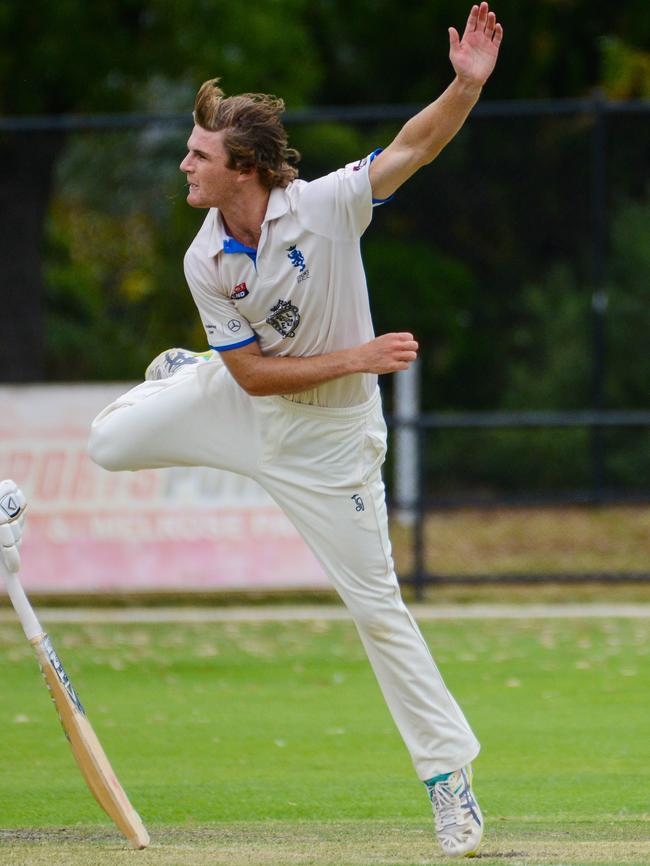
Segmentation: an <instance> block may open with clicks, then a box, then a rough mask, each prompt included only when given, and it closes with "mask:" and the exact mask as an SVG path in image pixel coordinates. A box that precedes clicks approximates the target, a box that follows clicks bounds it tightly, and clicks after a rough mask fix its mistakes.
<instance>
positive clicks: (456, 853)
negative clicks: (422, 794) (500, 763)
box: [425, 764, 483, 857]
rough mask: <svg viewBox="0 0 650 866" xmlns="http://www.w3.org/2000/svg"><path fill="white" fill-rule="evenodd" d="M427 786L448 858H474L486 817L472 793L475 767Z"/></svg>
mask: <svg viewBox="0 0 650 866" xmlns="http://www.w3.org/2000/svg"><path fill="white" fill-rule="evenodd" d="M425 784H426V786H427V791H428V792H429V797H430V798H431V805H432V807H433V816H434V818H435V821H436V834H437V836H438V841H439V842H440V845H441V847H442V850H443V851H444V853H445V854H446V855H447V856H448V857H473V856H474V855H475V854H476V852H477V851H478V847H479V845H480V844H481V839H482V837H483V816H482V815H481V810H480V808H479V805H478V803H477V802H476V798H475V797H474V794H473V793H472V767H471V764H468V765H467V766H466V767H463V768H462V769H460V770H455V771H454V772H453V773H450V774H449V775H448V776H447V777H446V778H442V779H440V778H439V779H438V780H437V781H436V780H432V781H431V783H429V782H426V783H425Z"/></svg>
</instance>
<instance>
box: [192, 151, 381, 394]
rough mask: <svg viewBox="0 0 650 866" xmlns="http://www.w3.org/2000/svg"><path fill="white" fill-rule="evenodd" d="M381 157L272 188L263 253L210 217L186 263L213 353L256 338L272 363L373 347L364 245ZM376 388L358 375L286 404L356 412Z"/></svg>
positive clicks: (367, 376) (212, 212)
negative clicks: (375, 165)
mask: <svg viewBox="0 0 650 866" xmlns="http://www.w3.org/2000/svg"><path fill="white" fill-rule="evenodd" d="M376 152H377V151H376ZM374 155H375V154H371V155H370V156H369V157H366V158H364V159H361V160H359V162H357V163H350V164H349V165H347V166H345V168H342V169H339V170H338V171H335V172H332V173H331V174H328V175H326V176H325V177H321V178H318V179H317V180H314V181H311V182H306V181H304V180H295V181H293V182H292V183H290V184H289V186H287V187H286V188H285V189H279V188H275V189H273V190H272V191H271V195H270V198H269V203H268V206H267V210H266V215H265V217H264V222H263V223H262V233H261V237H260V241H259V245H258V247H257V250H254V249H250V248H248V247H245V246H243V245H241V244H240V243H239V242H238V241H236V240H235V239H234V238H230V237H229V236H228V234H227V232H226V230H225V228H224V224H223V221H222V219H221V216H220V214H219V211H218V209H217V208H211V209H210V211H209V213H208V215H207V217H206V219H205V221H204V223H203V225H202V226H201V229H200V230H199V233H198V234H197V236H196V238H195V239H194V241H193V242H192V244H191V246H190V248H189V249H188V251H187V253H186V255H185V262H184V264H185V277H186V279H187V283H188V285H189V287H190V290H191V292H192V296H193V297H194V301H195V303H196V305H197V307H198V309H199V313H200V315H201V319H202V321H203V326H204V328H205V332H206V335H207V338H208V343H209V344H210V346H211V347H212V348H213V349H217V350H218V351H220V352H223V351H228V350H229V349H235V348H238V347H239V346H244V345H246V343H250V342H252V341H253V340H258V341H259V344H260V348H261V350H262V353H263V354H264V355H276V356H281V355H292V356H306V355H323V354H326V353H327V352H334V351H337V350H338V349H348V348H351V347H352V346H358V345H360V344H361V343H365V342H367V341H368V340H372V338H373V337H374V331H373V327H372V319H371V315H370V305H369V300H368V289H367V285H366V276H365V272H364V269H363V263H362V261H361V250H360V238H361V235H362V234H363V232H364V231H365V229H366V228H367V226H368V224H369V223H370V220H371V217H372V207H373V199H372V190H371V187H370V179H369V177H368V169H369V167H370V163H371V161H372V158H373V157H374ZM375 203H379V202H375ZM376 385H377V376H376V375H373V374H369V373H358V374H354V375H351V376H345V377H343V378H341V379H336V380H334V381H332V382H326V383H325V384H323V385H319V386H318V387H317V388H313V389H311V390H309V391H303V392H301V393H300V394H292V395H288V399H291V400H296V401H299V402H302V403H311V404H314V405H319V406H339V407H342V406H354V405H356V404H358V403H363V402H365V401H366V400H368V399H369V398H370V397H371V396H372V394H373V393H374V391H375V388H376Z"/></svg>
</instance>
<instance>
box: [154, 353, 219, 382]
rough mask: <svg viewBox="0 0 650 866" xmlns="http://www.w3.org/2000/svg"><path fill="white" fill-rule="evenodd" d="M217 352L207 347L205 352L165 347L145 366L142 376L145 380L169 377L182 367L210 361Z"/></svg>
mask: <svg viewBox="0 0 650 866" xmlns="http://www.w3.org/2000/svg"><path fill="white" fill-rule="evenodd" d="M216 355H217V352H215V351H213V350H212V349H208V351H207V352H190V350H189V349H166V350H165V351H164V352H161V353H160V355H157V356H156V357H155V358H154V359H153V361H152V362H151V363H150V364H149V366H148V367H147V369H146V371H145V374H144V378H145V379H146V380H147V381H152V380H156V379H169V377H170V376H173V375H174V373H176V372H178V370H180V369H181V368H182V367H187V366H189V365H192V364H204V363H205V362H206V361H212V359H213V358H214V357H215V356H216Z"/></svg>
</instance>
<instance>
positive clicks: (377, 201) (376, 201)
mask: <svg viewBox="0 0 650 866" xmlns="http://www.w3.org/2000/svg"><path fill="white" fill-rule="evenodd" d="M383 149H384V148H383V147H378V148H377V149H376V150H373V152H372V153H371V154H370V162H372V161H373V159H374V158H375V157H376V156H377V154H378V153H381V152H382V150H383ZM394 198H395V193H393V194H392V195H389V196H388V198H373V200H372V203H373V204H386V202H387V201H391V200H392V199H394Z"/></svg>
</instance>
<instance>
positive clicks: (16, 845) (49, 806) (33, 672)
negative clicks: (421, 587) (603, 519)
mask: <svg viewBox="0 0 650 866" xmlns="http://www.w3.org/2000/svg"><path fill="white" fill-rule="evenodd" d="M51 631H52V637H53V640H54V644H55V646H56V648H57V650H58V652H59V655H60V656H61V658H62V660H63V662H64V664H65V665H66V668H67V670H68V673H69V674H70V676H71V678H72V680H73V682H74V684H75V686H76V687H77V689H78V691H79V692H80V696H81V699H82V700H83V701H84V703H85V705H86V708H87V710H88V713H89V716H90V718H91V721H92V722H93V724H94V726H95V728H96V730H97V732H98V734H99V736H100V738H101V739H102V741H103V744H104V746H105V748H106V751H107V752H108V754H109V756H110V757H111V759H112V761H113V764H114V766H115V768H116V770H117V772H118V774H119V776H120V777H121V780H122V782H123V784H124V786H125V787H126V789H127V790H128V792H129V793H130V795H131V798H132V800H133V802H134V804H135V805H136V807H137V808H138V809H139V811H140V812H141V814H142V816H143V818H144V820H145V823H146V824H147V826H148V828H149V830H150V832H151V836H152V846H151V848H149V849H147V850H146V851H143V852H132V851H130V850H129V849H128V848H127V847H126V844H125V843H124V842H123V840H122V839H121V837H120V836H119V834H118V833H117V832H116V831H115V830H114V829H113V827H112V825H111V824H110V822H109V821H108V819H106V818H105V817H104V815H103V813H102V812H101V811H100V810H99V808H98V807H97V806H96V804H95V802H94V800H92V798H91V796H90V794H89V793H88V792H87V790H86V788H85V786H84V784H83V782H82V780H81V777H80V776H79V774H78V772H77V770H76V767H75V766H74V763H73V760H72V756H71V754H70V752H69V749H68V747H67V745H66V743H65V740H64V738H63V735H62V732H61V729H60V727H59V725H58V721H57V720H56V717H55V714H54V710H53V708H52V706H51V704H50V702H49V698H48V697H47V693H46V691H45V687H44V685H43V684H42V683H41V681H40V674H39V673H38V670H37V668H36V664H35V661H34V659H33V656H32V651H31V648H30V647H29V645H27V644H26V642H25V639H24V637H23V636H22V634H21V633H20V632H19V629H18V627H17V626H16V627H14V626H13V625H6V624H3V625H0V659H1V661H2V674H1V675H0V683H1V686H0V687H1V688H2V693H3V695H4V698H3V701H2V706H1V707H0V722H1V723H2V727H3V730H4V743H3V749H2V753H1V754H2V756H1V758H0V816H1V817H0V826H1V827H2V829H0V863H1V864H3V866H5V864H6V866H27V864H29V866H36V864H39V866H40V864H43V866H45V864H48V866H58V864H66V866H81V864H83V866H95V864H109V863H110V864H117V866H121V864H126V863H129V864H133V863H136V862H137V863H142V864H151V866H185V864H196V866H203V864H206V866H207V864H231V866H243V864H250V866H254V864H260V866H266V864H269V866H271V864H272V866H284V864H312V866H326V864H327V866H329V864H332V866H333V864H336V866H345V864H351V866H352V864H368V866H371V864H373V866H374V864H386V866H388V864H391V866H398V864H399V866H414V864H423V863H439V862H449V861H446V860H445V861H443V860H442V859H441V858H439V856H438V853H437V846H436V843H435V840H434V836H433V827H432V820H431V818H430V811H429V805H428V803H427V800H426V795H425V794H424V789H423V787H422V785H421V783H419V782H418V781H417V779H415V777H414V774H413V771H412V768H411V766H410V762H409V759H408V756H407V754H406V752H405V749H404V747H403V745H402V743H401V740H400V739H399V736H398V735H397V733H396V731H395V728H394V726H393V723H392V721H391V719H390V717H389V715H388V712H387V710H386V709H385V707H384V704H383V701H382V699H381V697H380V695H379V691H378V688H377V686H376V683H375V681H374V678H373V676H372V673H371V671H370V669H369V667H368V665H367V662H366V660H365V658H364V655H363V652H362V649H361V647H360V644H359V642H358V638H357V636H356V632H355V630H354V628H353V626H352V625H350V624H349V623H346V622H327V621H324V620H318V619H316V620H313V621H311V622H307V623H304V622H284V623H283V622H279V623H273V622H258V623H256V622H248V623H245V622H226V623H213V624H196V625H190V624H183V625H170V624H161V625H155V624H154V625H146V626H144V625H119V626H118V625H111V626H108V625H92V626H91V625H63V624H59V625H57V626H56V627H55V628H53V629H52V630H51ZM423 631H424V632H425V635H426V637H427V639H428V640H429V643H430V645H431V647H432V650H433V652H434V655H435V656H436V657H437V660H438V662H439V664H440V666H441V668H442V670H443V672H444V674H445V676H446V678H447V681H448V684H449V685H450V687H451V688H452V690H453V691H454V693H455V694H456V695H457V697H458V698H459V699H460V701H461V703H462V705H463V707H464V709H465V711H466V713H467V715H468V717H469V719H470V721H471V722H472V724H473V726H474V727H475V729H476V731H477V733H478V735H479V737H480V738H481V740H482V743H483V752H482V755H481V756H480V758H479V759H478V761H477V762H476V765H475V769H476V791H477V795H478V797H479V799H480V801H481V804H482V807H483V809H484V812H485V816H486V822H487V833H486V839H485V843H484V846H483V848H482V852H481V858H480V860H479V862H480V863H482V864H485V866H489V864H496V863H500V864H513V866H515V864H563V863H567V864H568V863H571V864H603V866H605V864H608V866H609V864H616V863H626V864H641V863H647V862H649V861H650V814H649V813H650V807H649V801H648V790H649V789H650V738H649V737H648V720H649V718H650V713H649V710H650V699H649V697H648V695H649V694H650V670H649V666H648V661H649V656H650V619H649V620H646V619H640V620H625V619H606V620H598V621H594V620H588V619H584V620H550V619H548V620H514V621H505V620H489V619H488V620H485V621H483V622H480V621H472V622H469V621H465V620H458V621H449V622H443V621H438V622H429V623H424V624H423Z"/></svg>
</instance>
